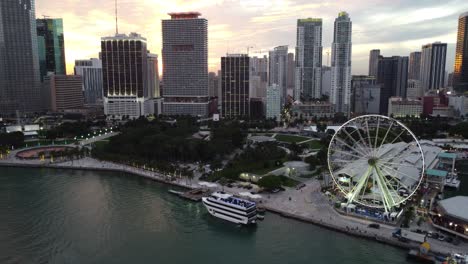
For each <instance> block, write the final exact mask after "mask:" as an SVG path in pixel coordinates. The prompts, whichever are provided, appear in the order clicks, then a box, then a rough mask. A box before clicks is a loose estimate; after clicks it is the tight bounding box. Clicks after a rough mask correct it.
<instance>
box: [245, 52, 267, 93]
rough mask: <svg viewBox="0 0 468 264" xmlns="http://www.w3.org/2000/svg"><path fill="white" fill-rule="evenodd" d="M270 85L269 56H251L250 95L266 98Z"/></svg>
mask: <svg viewBox="0 0 468 264" xmlns="http://www.w3.org/2000/svg"><path fill="white" fill-rule="evenodd" d="M267 86H268V58H267V57H266V56H263V58H258V57H252V58H250V92H249V94H250V96H251V97H256V98H263V99H266V90H267Z"/></svg>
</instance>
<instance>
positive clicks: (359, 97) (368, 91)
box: [350, 75, 381, 115]
mask: <svg viewBox="0 0 468 264" xmlns="http://www.w3.org/2000/svg"><path fill="white" fill-rule="evenodd" d="M380 88H381V87H380V84H377V80H376V79H375V78H374V77H373V76H365V75H356V76H353V77H352V80H351V91H352V92H351V110H350V111H351V112H353V114H354V115H361V114H378V113H379V112H380Z"/></svg>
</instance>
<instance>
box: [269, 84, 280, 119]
mask: <svg viewBox="0 0 468 264" xmlns="http://www.w3.org/2000/svg"><path fill="white" fill-rule="evenodd" d="M266 117H267V118H275V119H276V121H280V119H281V90H280V87H279V85H277V84H273V85H271V86H269V87H268V88H267V104H266Z"/></svg>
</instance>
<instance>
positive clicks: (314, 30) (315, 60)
mask: <svg viewBox="0 0 468 264" xmlns="http://www.w3.org/2000/svg"><path fill="white" fill-rule="evenodd" d="M322 49H323V48H322V19H321V18H306V19H299V20H297V46H296V86H295V91H294V100H305V101H310V100H312V99H314V98H320V97H321V96H322V87H321V86H322Z"/></svg>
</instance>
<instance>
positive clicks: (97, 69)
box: [75, 59, 103, 105]
mask: <svg viewBox="0 0 468 264" xmlns="http://www.w3.org/2000/svg"><path fill="white" fill-rule="evenodd" d="M75 75H80V76H81V78H82V80H83V95H84V103H85V104H88V105H96V104H99V105H102V103H103V99H102V61H101V60H100V59H89V60H76V61H75Z"/></svg>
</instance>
